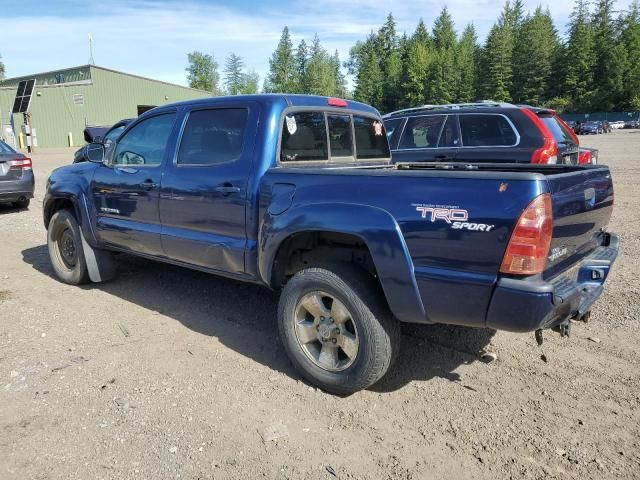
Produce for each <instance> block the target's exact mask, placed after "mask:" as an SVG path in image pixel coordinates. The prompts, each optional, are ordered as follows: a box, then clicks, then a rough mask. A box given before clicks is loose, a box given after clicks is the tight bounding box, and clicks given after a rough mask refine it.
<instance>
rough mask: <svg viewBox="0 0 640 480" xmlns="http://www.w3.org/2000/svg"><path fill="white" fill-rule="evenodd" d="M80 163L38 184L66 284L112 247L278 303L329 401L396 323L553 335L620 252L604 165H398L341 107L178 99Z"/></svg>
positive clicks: (348, 386)
mask: <svg viewBox="0 0 640 480" xmlns="http://www.w3.org/2000/svg"><path fill="white" fill-rule="evenodd" d="M87 155H88V157H89V160H90V162H85V163H79V164H74V165H68V166H65V167H62V168H59V169H57V170H55V171H54V172H53V173H52V174H51V177H50V178H49V180H48V182H47V192H46V196H45V199H44V224H45V226H46V228H47V231H48V233H47V240H48V247H49V255H50V259H51V263H52V265H53V268H54V270H55V273H56V274H57V276H58V277H59V278H60V279H61V280H62V281H63V282H66V283H69V284H81V283H85V282H89V281H93V282H100V281H104V280H108V279H110V278H112V277H113V276H114V275H115V273H116V268H115V263H114V253H117V252H126V253H129V254H135V255H139V256H142V257H145V258H148V259H152V260H158V261H162V262H168V263H172V264H176V265H182V266H185V267H189V268H194V269H198V270H202V271H206V272H210V273H213V274H216V275H223V276H226V277H230V278H233V279H236V280H242V281H246V282H252V283H257V284H260V285H264V286H266V287H268V288H271V289H275V290H280V291H281V297H280V303H279V309H278V325H279V330H280V335H281V339H282V343H283V345H284V347H285V349H286V351H287V353H288V355H289V357H290V358H291V361H292V362H293V364H294V365H295V366H296V367H297V369H298V370H299V371H300V372H301V374H302V375H303V376H304V377H305V378H307V379H308V380H309V381H311V382H312V383H314V384H316V385H318V386H320V387H322V388H323V389H325V390H327V391H330V392H335V393H338V394H348V393H350V392H354V391H356V390H358V389H362V388H366V387H368V386H370V385H372V384H373V383H375V382H376V381H377V380H379V379H380V378H381V377H382V376H383V375H384V374H385V372H386V371H387V370H388V368H389V366H390V364H391V362H392V359H393V358H394V356H395V353H396V352H397V349H398V346H399V323H400V322H411V323H445V324H454V325H466V326H473V327H486V328H493V329H502V330H510V331H515V332H527V331H541V330H542V329H547V328H554V329H557V330H560V331H561V332H566V329H567V327H568V325H569V320H570V319H572V318H581V317H584V316H586V315H588V314H589V309H590V307H591V305H592V304H593V303H594V302H595V301H596V300H597V298H598V297H599V296H600V294H601V293H602V290H603V284H604V281H605V280H606V278H607V275H608V273H609V270H610V267H611V265H612V263H613V261H614V259H615V257H616V255H617V252H618V239H617V237H616V236H615V235H614V234H611V233H608V232H607V231H606V226H607V223H608V221H609V218H610V216H611V211H612V208H613V200H614V194H613V184H612V179H611V175H610V172H609V169H608V168H607V167H605V166H595V165H594V166H586V167H580V166H569V165H528V164H524V165H515V164H514V165H509V164H499V165H498V164H472V163H465V164H460V163H458V164H453V163H451V164H443V163H437V164H430V163H424V162H418V163H400V164H392V163H391V162H390V152H389V146H388V143H387V137H386V134H385V131H384V125H383V123H382V119H381V117H380V115H379V113H378V112H377V111H376V110H375V109H374V108H372V107H369V106H367V105H363V104H360V103H357V102H352V101H345V100H342V99H336V98H326V97H315V96H302V95H251V96H235V97H218V98H207V99H200V100H193V101H189V102H181V103H176V104H172V105H167V106H163V107H158V108H155V109H153V110H151V111H149V112H147V113H145V114H143V115H142V116H140V117H139V118H138V119H137V120H135V121H134V122H132V123H131V124H130V125H128V126H127V128H126V129H125V131H124V132H123V134H122V135H121V136H120V137H119V139H118V140H117V142H116V144H115V145H114V146H113V147H112V148H109V149H107V151H105V147H104V146H103V145H102V144H91V145H90V146H89V148H88V149H87Z"/></svg>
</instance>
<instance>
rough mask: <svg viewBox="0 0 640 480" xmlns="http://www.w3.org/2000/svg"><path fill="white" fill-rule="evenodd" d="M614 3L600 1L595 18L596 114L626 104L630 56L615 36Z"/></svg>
mask: <svg viewBox="0 0 640 480" xmlns="http://www.w3.org/2000/svg"><path fill="white" fill-rule="evenodd" d="M613 2H614V0H599V1H598V3H597V5H596V9H595V12H594V15H593V28H594V49H595V65H594V68H593V81H594V85H595V92H594V93H595V94H594V98H593V100H592V103H591V108H592V109H593V110H595V111H609V110H612V109H613V108H614V107H616V106H621V105H620V104H621V103H622V101H623V92H624V80H625V79H624V75H625V70H626V68H627V52H626V51H625V48H624V45H622V44H621V43H619V42H618V41H617V39H616V36H615V31H614V24H613V19H612V14H613Z"/></svg>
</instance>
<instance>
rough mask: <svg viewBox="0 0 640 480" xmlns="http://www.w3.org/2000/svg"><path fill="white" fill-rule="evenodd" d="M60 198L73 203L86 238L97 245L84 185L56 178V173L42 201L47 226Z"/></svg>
mask: <svg viewBox="0 0 640 480" xmlns="http://www.w3.org/2000/svg"><path fill="white" fill-rule="evenodd" d="M59 200H65V201H67V202H69V203H71V205H73V212H74V214H75V217H76V220H77V221H78V224H79V226H80V229H81V230H82V233H83V235H84V238H85V239H86V240H87V242H88V243H89V244H91V246H93V247H95V246H96V245H97V243H98V242H97V239H96V236H95V234H94V230H93V224H92V222H91V216H90V215H89V202H88V199H87V196H86V194H85V191H84V189H83V187H82V185H80V184H79V183H77V182H71V181H68V180H67V179H56V178H55V177H54V175H52V176H51V177H50V178H49V180H48V181H47V191H46V193H45V196H44V200H43V201H42V207H43V208H42V214H43V219H44V224H45V227H47V228H48V224H49V220H50V219H51V216H52V215H53V209H54V207H55V203H56V201H59Z"/></svg>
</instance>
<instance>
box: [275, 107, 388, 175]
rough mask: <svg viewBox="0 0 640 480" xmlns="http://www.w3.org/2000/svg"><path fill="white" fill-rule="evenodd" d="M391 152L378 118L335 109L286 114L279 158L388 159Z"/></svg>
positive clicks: (349, 161) (339, 160) (309, 159)
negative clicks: (335, 110)
mask: <svg viewBox="0 0 640 480" xmlns="http://www.w3.org/2000/svg"><path fill="white" fill-rule="evenodd" d="M390 158H391V152H390V150H389V144H388V141H387V136H386V134H385V129H384V125H383V123H382V121H381V120H380V119H379V118H374V117H368V116H366V115H359V114H358V113H355V112H354V113H341V112H334V111H294V112H288V113H286V114H285V116H284V119H283V122H282V133H281V138H280V162H281V163H284V164H288V163H293V162H326V163H347V164H348V163H351V164H353V163H357V162H359V161H363V160H368V161H371V160H384V161H385V162H387V161H389V160H390Z"/></svg>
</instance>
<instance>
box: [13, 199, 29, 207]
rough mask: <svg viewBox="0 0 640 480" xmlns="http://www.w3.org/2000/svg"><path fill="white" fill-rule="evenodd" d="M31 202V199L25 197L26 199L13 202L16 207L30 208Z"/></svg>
mask: <svg viewBox="0 0 640 480" xmlns="http://www.w3.org/2000/svg"><path fill="white" fill-rule="evenodd" d="M29 203H31V199H29V198H25V199H24V200H18V201H17V202H13V206H14V207H15V208H29Z"/></svg>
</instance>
